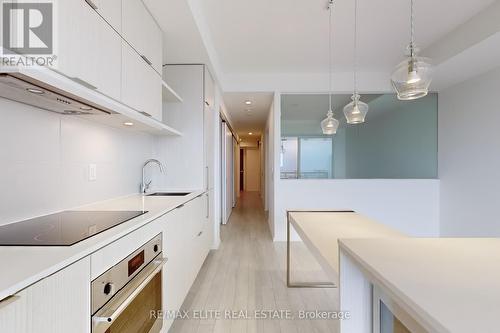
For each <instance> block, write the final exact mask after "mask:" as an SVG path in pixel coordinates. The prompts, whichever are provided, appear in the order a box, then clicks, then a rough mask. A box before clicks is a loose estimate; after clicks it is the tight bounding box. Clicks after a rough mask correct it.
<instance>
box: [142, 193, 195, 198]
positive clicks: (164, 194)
mask: <svg viewBox="0 0 500 333" xmlns="http://www.w3.org/2000/svg"><path fill="white" fill-rule="evenodd" d="M188 194H191V192H156V193H151V194H148V195H147V196H148V197H183V196H186V195H188Z"/></svg>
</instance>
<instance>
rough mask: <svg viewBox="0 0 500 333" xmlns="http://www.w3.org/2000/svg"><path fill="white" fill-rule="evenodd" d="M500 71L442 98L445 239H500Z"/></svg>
mask: <svg viewBox="0 0 500 333" xmlns="http://www.w3.org/2000/svg"><path fill="white" fill-rule="evenodd" d="M499 92H500V68H497V69H496V70H494V71H491V72H488V73H486V74H483V75H480V76H478V77H476V78H473V79H470V80H468V81H465V82H462V83H460V84H458V85H455V86H453V87H450V88H448V89H445V90H443V91H441V92H440V95H439V177H440V179H441V233H442V235H443V236H489V237H499V236H500V217H499V215H498V205H499V203H500V199H499V198H500V196H499V194H500V129H499V126H498V124H499V123H500V107H499V104H498V93H499Z"/></svg>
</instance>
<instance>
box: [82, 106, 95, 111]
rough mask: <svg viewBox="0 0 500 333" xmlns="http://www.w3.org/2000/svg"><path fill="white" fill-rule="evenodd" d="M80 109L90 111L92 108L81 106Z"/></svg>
mask: <svg viewBox="0 0 500 333" xmlns="http://www.w3.org/2000/svg"><path fill="white" fill-rule="evenodd" d="M80 110H83V111H92V108H91V107H90V106H81V107H80Z"/></svg>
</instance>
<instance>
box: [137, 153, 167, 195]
mask: <svg viewBox="0 0 500 333" xmlns="http://www.w3.org/2000/svg"><path fill="white" fill-rule="evenodd" d="M149 164H156V165H158V167H159V168H160V172H161V173H163V172H164V171H165V167H164V166H163V164H162V163H161V162H160V161H158V160H156V159H153V158H152V159H149V160H147V161H146V162H145V163H144V165H143V166H142V183H141V193H143V194H145V193H146V192H147V191H148V189H149V186H150V185H151V182H152V180H150V181H148V182H146V180H145V179H144V169H146V167H147V166H148V165H149Z"/></svg>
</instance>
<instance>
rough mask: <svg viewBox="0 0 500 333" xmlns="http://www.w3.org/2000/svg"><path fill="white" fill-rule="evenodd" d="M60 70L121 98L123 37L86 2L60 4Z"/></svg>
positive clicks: (68, 0) (61, 2) (93, 87)
mask: <svg viewBox="0 0 500 333" xmlns="http://www.w3.org/2000/svg"><path fill="white" fill-rule="evenodd" d="M56 8H57V9H58V14H57V15H58V22H59V29H58V32H59V35H58V36H59V47H58V51H57V53H58V54H57V56H58V60H57V66H58V68H57V69H58V71H59V72H61V73H63V74H64V75H66V76H68V77H70V78H72V79H73V80H75V81H76V82H78V83H80V84H82V85H84V86H86V87H88V88H91V89H96V90H98V91H99V92H101V93H103V94H105V95H107V96H109V97H112V98H114V99H120V95H121V89H120V73H121V37H120V35H119V34H118V33H117V32H116V31H114V30H113V28H111V26H110V25H109V24H107V22H106V21H105V20H104V19H103V18H102V17H100V16H99V14H98V13H97V12H96V11H95V10H94V9H93V8H92V7H91V6H90V5H89V4H88V3H87V2H86V1H84V0H65V1H60V2H58V6H57V7H56Z"/></svg>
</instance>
